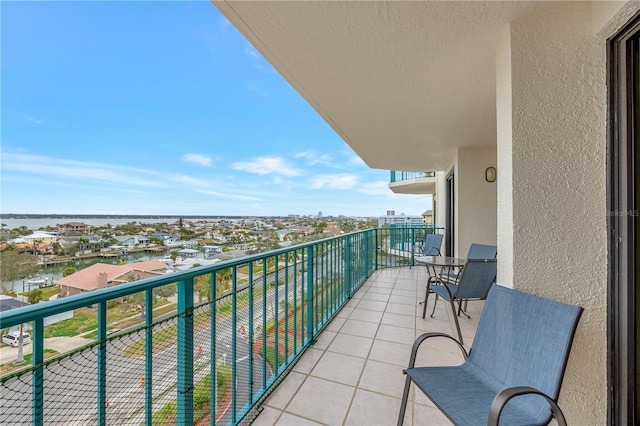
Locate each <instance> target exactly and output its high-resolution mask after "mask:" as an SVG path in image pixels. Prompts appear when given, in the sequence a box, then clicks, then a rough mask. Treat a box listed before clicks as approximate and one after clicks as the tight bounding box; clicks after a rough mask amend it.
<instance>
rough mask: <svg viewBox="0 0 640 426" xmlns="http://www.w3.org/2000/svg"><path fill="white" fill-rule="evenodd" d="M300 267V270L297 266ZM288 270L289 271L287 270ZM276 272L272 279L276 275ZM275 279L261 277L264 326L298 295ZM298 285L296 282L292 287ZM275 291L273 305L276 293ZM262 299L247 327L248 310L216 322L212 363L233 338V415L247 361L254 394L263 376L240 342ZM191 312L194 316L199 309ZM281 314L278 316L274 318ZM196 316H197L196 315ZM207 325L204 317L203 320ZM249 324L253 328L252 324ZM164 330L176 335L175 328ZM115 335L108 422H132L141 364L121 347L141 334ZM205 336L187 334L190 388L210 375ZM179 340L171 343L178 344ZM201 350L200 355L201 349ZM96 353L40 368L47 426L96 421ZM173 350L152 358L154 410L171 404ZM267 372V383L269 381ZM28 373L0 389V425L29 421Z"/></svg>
mask: <svg viewBox="0 0 640 426" xmlns="http://www.w3.org/2000/svg"><path fill="white" fill-rule="evenodd" d="M297 268H298V269H299V268H300V265H298V266H297ZM289 273H293V267H290V271H289ZM283 274H284V272H283V271H279V273H278V277H279V278H280V277H282V276H283ZM274 280H275V274H274V273H270V274H268V275H267V293H266V294H267V303H266V306H267V309H266V316H267V318H266V321H269V320H270V319H271V317H272V315H273V313H274V311H275V307H276V306H279V305H281V304H282V301H284V300H285V299H289V301H290V302H293V296H294V294H295V295H296V296H297V297H298V298H299V297H300V294H301V290H300V288H295V290H294V285H290V286H289V293H288V295H286V296H285V294H284V288H283V286H280V287H275V286H272V285H271V284H273V282H274ZM299 285H300V284H298V286H299ZM254 286H255V287H254V288H262V286H263V281H262V278H258V279H256V280H255V281H254ZM276 288H277V289H278V297H277V301H276V296H275V289H276ZM263 306H264V305H263V301H262V298H260V299H259V300H256V301H254V306H253V317H254V320H253V321H252V323H251V324H250V323H249V308H248V307H244V308H240V309H238V310H237V315H236V320H237V323H236V327H235V329H234V327H233V324H232V318H231V316H228V317H225V318H220V319H218V320H217V323H216V362H218V363H220V362H223V363H228V364H231V363H232V362H231V361H232V359H231V356H232V353H231V347H232V344H233V339H232V337H233V334H235V337H236V339H235V344H236V366H235V368H236V383H235V386H236V401H235V408H236V412H238V411H240V410H241V409H242V407H243V406H244V405H245V404H246V403H247V401H248V400H249V389H250V386H249V374H248V371H249V368H250V367H249V363H250V360H251V364H252V369H253V378H254V380H253V393H254V394H255V393H256V390H257V389H259V388H260V386H262V385H263V371H264V369H265V368H267V369H268V368H269V367H268V366H267V364H266V362H264V360H263V359H262V358H260V357H258V356H257V355H255V354H253V353H251V351H250V347H249V345H248V342H247V340H246V339H247V330H248V329H249V328H250V327H251V326H253V327H254V329H255V328H258V327H261V326H262V324H263V321H264V320H263V315H265V312H263ZM199 309H203V308H197V309H196V314H197V313H198V312H199ZM280 315H282V313H280ZM196 318H198V317H196ZM207 320H208V317H207ZM174 322H175V320H174V321H172V322H171V323H170V324H168V323H160V324H157V325H155V326H154V336H156V338H158V336H161V335H162V333H163V330H164V329H166V328H167V327H169V325H173V323H174ZM255 324H258V326H256V325H255ZM167 332H169V333H171V334H175V330H171V329H169V330H168V331H167ZM124 334H125V333H123V334H120V336H122V337H120V338H117V339H113V340H110V341H109V342H108V343H107V399H108V408H107V423H108V424H119V425H120V424H123V425H124V424H132V425H133V424H135V425H139V424H140V423H141V421H142V420H143V418H144V417H143V416H144V386H143V384H142V379H143V377H144V371H145V370H144V359H143V358H131V357H127V356H125V355H124V354H123V350H124V349H125V348H126V347H127V346H129V345H130V344H132V343H133V342H135V341H137V340H139V339H141V338H144V330H142V331H139V332H138V333H135V334H131V335H124ZM210 336H211V330H210V328H209V327H206V328H202V329H201V330H200V331H199V332H197V333H196V334H195V335H194V370H195V372H194V383H195V382H197V381H198V380H200V379H201V378H203V377H205V376H206V375H207V374H208V373H209V370H210V358H211V356H210V355H211V354H210V350H209V348H210ZM256 337H257V334H256ZM179 341H180V339H178V344H179ZM200 348H202V351H200ZM97 350H98V347H97V346H94V347H92V348H90V349H86V350H84V351H82V352H78V353H75V354H73V355H71V356H69V357H67V358H63V359H61V360H60V361H56V362H54V363H52V364H49V365H47V366H46V367H45V371H44V376H45V393H44V412H45V418H44V421H45V423H46V424H65V425H67V426H70V425H86V424H94V423H95V422H96V418H97V408H96V407H97V392H96V379H97V371H96V365H97V358H98V356H97ZM176 360H177V345H176V344H173V345H171V346H170V347H168V348H167V349H165V350H163V351H162V352H160V353H156V354H154V356H153V396H154V412H155V411H157V410H160V409H161V408H162V407H163V406H164V405H165V404H167V403H169V402H171V401H173V400H175V399H176V387H175V385H176V383H177V365H176ZM271 374H272V373H271V371H270V370H269V371H267V374H266V377H267V379H268V378H269V377H270V376H271ZM31 392H32V386H31V375H30V374H26V375H24V376H19V377H16V378H13V379H11V380H9V381H7V382H5V383H4V384H3V385H2V405H3V409H2V410H0V424H30V423H31V398H30V395H31ZM230 421H231V408H230V409H229V410H227V411H226V412H225V413H224V416H223V417H222V419H220V420H219V421H218V422H220V423H222V424H226V423H228V422H230Z"/></svg>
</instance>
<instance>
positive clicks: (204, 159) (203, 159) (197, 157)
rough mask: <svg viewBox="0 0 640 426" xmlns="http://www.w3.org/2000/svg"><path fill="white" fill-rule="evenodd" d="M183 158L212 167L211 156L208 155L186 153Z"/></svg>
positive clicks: (189, 161)
mask: <svg viewBox="0 0 640 426" xmlns="http://www.w3.org/2000/svg"><path fill="white" fill-rule="evenodd" d="M182 160H183V161H186V162H188V163H196V164H200V165H201V166H205V167H211V157H209V156H207V155H202V154H193V153H190V154H185V155H184V157H182Z"/></svg>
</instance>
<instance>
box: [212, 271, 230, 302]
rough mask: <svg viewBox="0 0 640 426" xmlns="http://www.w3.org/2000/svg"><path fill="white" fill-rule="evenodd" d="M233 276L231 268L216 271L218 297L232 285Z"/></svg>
mask: <svg viewBox="0 0 640 426" xmlns="http://www.w3.org/2000/svg"><path fill="white" fill-rule="evenodd" d="M232 278H233V275H232V272H231V268H226V269H221V270H220V271H218V272H216V298H218V297H220V296H222V294H223V293H224V292H225V290H227V289H228V288H229V287H230V284H231V280H232Z"/></svg>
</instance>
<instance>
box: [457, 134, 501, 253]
mask: <svg viewBox="0 0 640 426" xmlns="http://www.w3.org/2000/svg"><path fill="white" fill-rule="evenodd" d="M487 167H496V147H495V146H487V147H474V148H461V149H459V150H458V168H457V169H456V185H457V187H458V190H457V194H458V196H457V201H458V214H457V216H458V223H457V229H456V238H457V241H456V255H457V256H460V257H466V255H467V251H468V250H469V246H470V245H471V243H481V244H496V199H497V183H496V182H487V181H486V180H485V170H486V168H487ZM498 173H500V172H499V171H498Z"/></svg>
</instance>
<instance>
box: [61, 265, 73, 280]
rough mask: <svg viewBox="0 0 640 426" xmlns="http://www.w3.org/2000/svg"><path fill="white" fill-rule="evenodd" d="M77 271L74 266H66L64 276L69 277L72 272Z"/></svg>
mask: <svg viewBox="0 0 640 426" xmlns="http://www.w3.org/2000/svg"><path fill="white" fill-rule="evenodd" d="M75 273H76V268H74V267H71V266H70V267H68V268H64V271H62V276H63V277H68V276H69V275H71V274H75Z"/></svg>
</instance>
